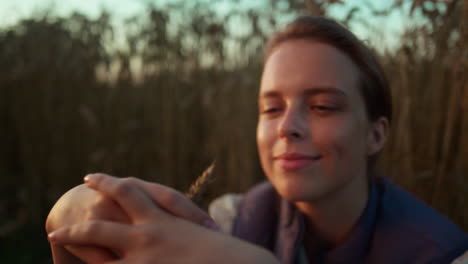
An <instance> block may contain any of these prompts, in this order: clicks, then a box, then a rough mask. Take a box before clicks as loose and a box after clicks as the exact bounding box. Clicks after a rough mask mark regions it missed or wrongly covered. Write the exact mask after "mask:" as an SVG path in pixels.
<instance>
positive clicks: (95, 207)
mask: <svg viewBox="0 0 468 264" xmlns="http://www.w3.org/2000/svg"><path fill="white" fill-rule="evenodd" d="M390 101H391V100H390V92H389V87H388V83H387V81H386V79H385V75H384V74H383V71H382V69H381V67H380V65H379V63H378V62H377V60H376V59H375V57H374V55H372V52H371V51H370V50H369V49H368V48H367V47H365V46H364V45H363V44H362V43H361V42H360V41H359V40H358V39H357V38H355V37H354V35H353V34H352V33H351V32H349V31H348V30H346V29H345V28H343V27H342V26H341V25H339V24H338V23H336V22H333V21H331V20H329V19H325V18H317V17H301V18H298V19H296V20H295V21H293V22H292V23H291V24H289V25H288V26H287V27H286V28H285V29H284V30H283V31H281V32H279V33H277V34H276V35H274V36H273V38H272V39H271V40H270V42H269V46H268V47H267V51H266V57H265V64H264V70H263V74H262V80H261V85H260V93H259V98H258V102H259V115H260V116H259V120H258V125H257V146H258V152H259V155H260V161H261V165H262V168H263V170H264V172H265V175H266V176H267V179H268V181H266V182H264V183H262V184H260V185H258V186H255V187H253V188H252V189H251V190H250V191H248V192H247V193H246V194H245V195H243V196H242V197H240V198H239V197H236V198H235V199H231V198H230V197H231V196H224V197H222V198H219V199H218V200H216V201H215V202H214V203H213V204H212V206H211V211H212V212H217V213H215V214H213V218H214V220H215V221H217V222H218V223H219V224H221V226H223V229H225V230H230V233H231V235H232V236H226V235H223V234H221V233H220V232H213V231H212V230H213V229H214V230H217V229H218V228H217V227H216V224H215V223H214V222H213V220H212V219H210V218H209V217H208V216H207V215H206V213H204V212H203V211H202V210H201V209H199V208H197V207H196V206H195V205H194V204H193V203H192V202H191V201H189V200H187V199H186V198H184V196H183V195H181V194H180V193H177V192H176V191H174V190H172V189H169V188H168V187H165V186H161V185H157V184H154V183H148V182H144V181H141V180H138V179H133V178H131V179H118V178H114V177H110V176H106V175H102V174H95V175H90V176H87V177H86V184H87V186H88V187H90V188H91V189H93V190H94V191H91V190H90V189H89V188H88V187H86V186H79V187H77V188H75V189H72V190H71V191H69V192H68V193H67V194H65V195H64V196H63V197H62V198H61V199H60V200H59V201H58V202H57V204H56V205H55V206H54V208H53V209H52V210H51V213H50V215H49V218H48V221H47V230H48V232H49V233H50V235H49V239H50V241H51V243H52V251H53V254H54V260H55V262H56V263H70V261H71V260H73V259H74V260H75V261H77V259H76V258H74V257H73V256H72V254H73V255H75V256H76V257H78V258H79V259H81V260H83V261H86V262H90V263H100V262H104V261H109V260H116V262H115V263H152V262H158V263H277V262H278V261H279V262H280V263H291V264H292V263H449V262H450V261H452V260H453V259H455V258H456V257H457V256H459V255H461V254H462V253H463V252H464V251H465V250H466V249H467V248H468V237H467V236H466V234H465V233H464V232H463V231H462V230H460V229H459V228H458V227H457V226H455V225H454V224H452V223H451V222H450V221H449V220H448V219H447V218H445V217H444V216H442V215H441V214H439V213H438V212H436V211H435V210H433V209H432V208H430V207H429V206H427V205H425V204H424V203H422V202H421V201H419V200H417V199H416V198H414V197H413V196H411V195H410V194H408V193H406V192H405V191H403V190H402V189H400V188H399V187H397V186H396V185H395V184H393V183H392V182H391V181H390V180H388V179H387V178H386V177H384V176H380V175H379V174H378V173H377V172H376V169H375V160H376V158H377V156H378V154H379V153H380V152H381V150H382V149H383V147H384V145H385V142H386V139H387V137H388V133H389V126H390V119H391V105H390ZM95 201H99V202H95ZM116 204H117V205H119V206H115V205H116ZM161 209H164V210H161ZM219 212H225V213H221V214H220V213H219ZM227 215H228V216H229V217H226V216H227ZM209 229H211V230H209ZM52 231H54V232H52ZM234 237H235V238H234ZM238 238H240V240H239V239H238ZM128 241H131V242H132V243H127V242H128ZM200 241H203V243H200ZM245 241H247V242H250V243H245ZM179 252H184V254H179ZM70 253H72V254H70ZM273 256H275V257H276V258H275V257H273Z"/></svg>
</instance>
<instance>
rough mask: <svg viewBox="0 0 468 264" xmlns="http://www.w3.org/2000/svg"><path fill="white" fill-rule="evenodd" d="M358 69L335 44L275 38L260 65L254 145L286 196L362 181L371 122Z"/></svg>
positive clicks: (302, 197) (310, 196)
mask: <svg viewBox="0 0 468 264" xmlns="http://www.w3.org/2000/svg"><path fill="white" fill-rule="evenodd" d="M358 78H359V70H358V68H357V67H356V66H355V65H354V63H353V62H352V61H351V59H349V58H348V57H347V56H346V55H345V54H344V53H342V52H341V51H339V50H338V49H336V48H334V47H333V46H330V45H327V44H323V43H320V42H315V41H311V40H290V41H287V42H285V43H282V44H280V45H279V46H278V47H277V48H276V49H275V50H274V51H273V53H272V54H271V55H270V57H269V58H268V60H267V61H266V63H265V67H264V72H263V75H262V81H261V87H260V94H259V99H258V103H259V114H260V116H259V121H258V126H257V144H258V151H259V155H260V160H261V164H262V167H263V170H264V172H265V174H266V176H267V177H268V179H269V180H270V182H271V183H272V184H273V185H274V187H275V188H276V190H277V191H278V192H279V194H280V195H281V196H282V197H284V198H285V199H287V200H290V201H315V200H318V199H322V198H325V197H327V195H330V194H333V193H335V192H336V191H337V190H340V189H341V188H343V187H346V186H348V185H350V183H351V182H353V181H364V179H365V177H366V166H367V157H368V155H367V137H368V136H367V135H368V120H367V116H366V110H365V104H364V101H363V99H362V96H361V94H360V92H359V88H358Z"/></svg>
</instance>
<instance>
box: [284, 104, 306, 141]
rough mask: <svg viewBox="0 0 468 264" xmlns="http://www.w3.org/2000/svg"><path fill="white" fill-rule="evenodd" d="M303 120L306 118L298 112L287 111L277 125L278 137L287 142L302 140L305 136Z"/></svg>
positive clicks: (304, 122)
mask: <svg viewBox="0 0 468 264" xmlns="http://www.w3.org/2000/svg"><path fill="white" fill-rule="evenodd" d="M305 119H306V118H305V117H304V116H303V115H302V114H301V113H300V112H299V111H295V110H289V111H287V112H286V113H285V114H284V116H283V119H282V120H281V122H280V124H279V128H278V130H279V131H278V133H279V137H280V138H285V139H287V140H298V139H302V138H304V137H305V136H306V134H307V125H306V120H305Z"/></svg>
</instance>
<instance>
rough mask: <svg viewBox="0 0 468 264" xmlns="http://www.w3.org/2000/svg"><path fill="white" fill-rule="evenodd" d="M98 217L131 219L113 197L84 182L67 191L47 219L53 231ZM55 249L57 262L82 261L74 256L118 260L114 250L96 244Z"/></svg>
mask: <svg viewBox="0 0 468 264" xmlns="http://www.w3.org/2000/svg"><path fill="white" fill-rule="evenodd" d="M94 219H96V220H97V219H100V220H110V221H116V222H123V223H126V222H127V223H128V222H129V221H130V220H129V219H128V217H127V216H126V215H125V213H124V212H123V210H122V209H121V208H120V206H119V205H118V204H116V203H115V202H114V201H113V200H111V199H108V198H107V197H105V196H104V195H102V194H100V193H98V192H96V191H95V190H93V189H90V188H88V187H87V186H86V185H83V184H82V185H79V186H77V187H75V188H73V189H71V190H69V191H68V192H66V193H65V194H64V195H63V196H62V197H60V199H59V200H58V201H57V202H56V203H55V205H54V207H53V208H52V209H51V211H50V213H49V215H48V217H47V220H46V231H47V232H48V233H50V232H52V231H54V230H57V229H59V228H61V227H65V226H69V225H72V224H77V223H82V222H84V221H89V220H94ZM51 249H52V255H53V258H54V263H82V261H80V259H77V258H76V257H74V255H75V256H84V259H83V260H85V259H87V260H94V261H96V262H105V261H108V260H112V259H115V254H114V253H113V252H111V251H109V250H107V249H104V248H98V247H94V246H86V245H84V246H75V245H72V246H67V247H65V248H64V247H62V246H56V245H51ZM70 253H71V254H70Z"/></svg>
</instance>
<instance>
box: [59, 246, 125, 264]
mask: <svg viewBox="0 0 468 264" xmlns="http://www.w3.org/2000/svg"><path fill="white" fill-rule="evenodd" d="M65 248H66V249H67V250H68V252H70V253H71V254H73V255H74V256H75V257H77V258H79V259H80V260H81V261H83V262H85V263H105V262H108V261H112V260H116V259H118V256H117V255H116V254H114V253H113V252H112V251H110V250H109V249H106V248H101V247H96V246H82V245H69V246H65ZM66 263H68V262H66Z"/></svg>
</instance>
